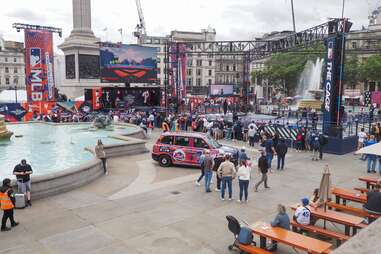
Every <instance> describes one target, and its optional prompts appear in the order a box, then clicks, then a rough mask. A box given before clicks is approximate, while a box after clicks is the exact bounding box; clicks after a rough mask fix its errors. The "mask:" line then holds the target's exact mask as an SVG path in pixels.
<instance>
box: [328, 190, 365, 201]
mask: <svg viewBox="0 0 381 254" xmlns="http://www.w3.org/2000/svg"><path fill="white" fill-rule="evenodd" d="M332 194H333V195H335V196H336V203H337V204H340V200H341V199H342V200H343V203H344V205H345V204H346V201H347V200H350V201H353V202H357V203H361V204H365V203H366V201H367V196H366V195H365V194H362V193H358V192H355V191H351V190H347V189H343V188H338V187H333V188H332Z"/></svg>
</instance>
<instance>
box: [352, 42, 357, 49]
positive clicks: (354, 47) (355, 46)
mask: <svg viewBox="0 0 381 254" xmlns="http://www.w3.org/2000/svg"><path fill="white" fill-rule="evenodd" d="M352 48H353V49H356V48H357V41H352Z"/></svg>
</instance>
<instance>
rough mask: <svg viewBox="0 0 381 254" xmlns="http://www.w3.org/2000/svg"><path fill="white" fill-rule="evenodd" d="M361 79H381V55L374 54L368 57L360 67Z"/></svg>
mask: <svg viewBox="0 0 381 254" xmlns="http://www.w3.org/2000/svg"><path fill="white" fill-rule="evenodd" d="M359 73H360V75H359V79H361V80H362V81H368V80H372V81H381V56H380V55H372V56H370V57H368V58H367V59H366V60H365V61H364V62H363V63H361V65H360V68H359Z"/></svg>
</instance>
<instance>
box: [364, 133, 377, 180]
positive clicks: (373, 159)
mask: <svg viewBox="0 0 381 254" xmlns="http://www.w3.org/2000/svg"><path fill="white" fill-rule="evenodd" d="M374 144H376V140H375V139H374V135H370V137H369V140H368V141H366V142H365V146H370V145H374ZM366 159H367V173H376V163H377V156H376V155H374V154H367V155H366Z"/></svg>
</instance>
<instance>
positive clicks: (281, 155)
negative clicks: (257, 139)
mask: <svg viewBox="0 0 381 254" xmlns="http://www.w3.org/2000/svg"><path fill="white" fill-rule="evenodd" d="M275 151H276V154H277V156H278V166H277V169H278V170H279V169H282V170H283V168H284V161H285V158H286V154H287V151H288V147H287V145H286V142H285V140H284V139H283V138H281V139H280V140H279V143H278V145H277V146H276V148H275Z"/></svg>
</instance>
